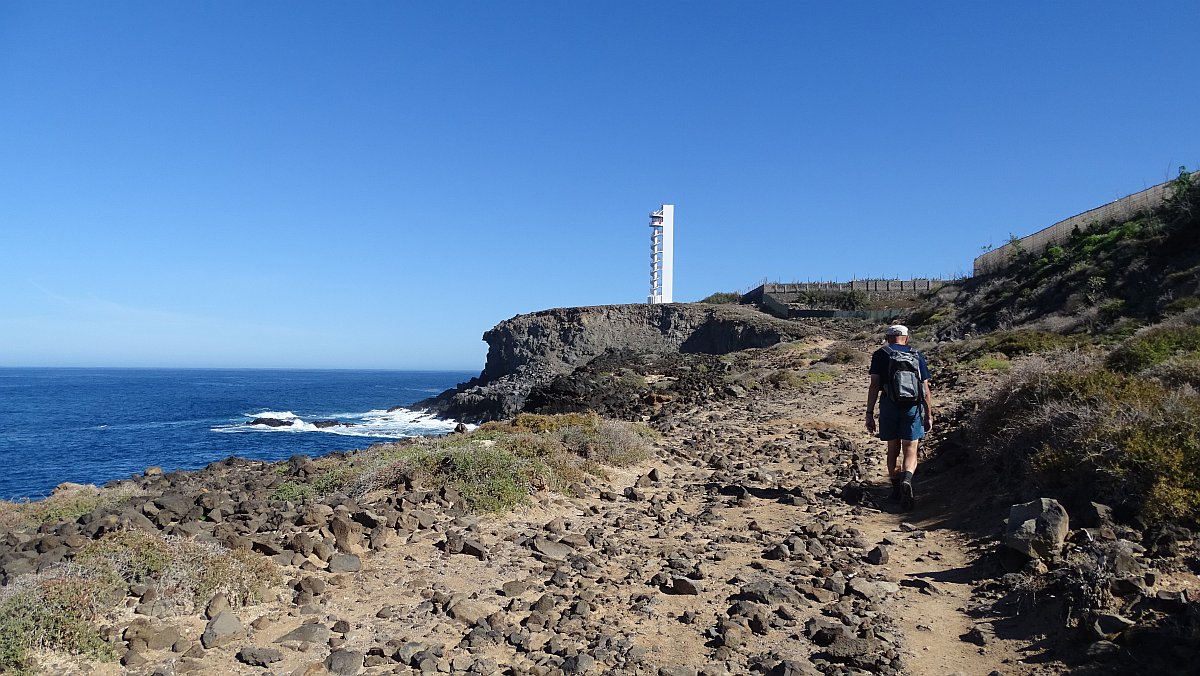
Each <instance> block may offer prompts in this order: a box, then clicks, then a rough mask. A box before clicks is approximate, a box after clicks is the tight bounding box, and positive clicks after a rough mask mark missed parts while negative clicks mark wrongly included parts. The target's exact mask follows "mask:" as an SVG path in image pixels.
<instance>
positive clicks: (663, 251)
mask: <svg viewBox="0 0 1200 676" xmlns="http://www.w3.org/2000/svg"><path fill="white" fill-rule="evenodd" d="M674 249H675V205H674V204H664V205H662V208H661V209H659V210H658V211H651V212H650V298H649V303H650V304H651V305H654V304H657V303H670V302H672V300H671V291H672V281H671V275H672V274H673V273H674V264H675V261H674Z"/></svg>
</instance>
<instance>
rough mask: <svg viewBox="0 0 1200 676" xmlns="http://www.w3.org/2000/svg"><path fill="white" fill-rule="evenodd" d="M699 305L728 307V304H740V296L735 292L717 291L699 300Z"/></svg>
mask: <svg viewBox="0 0 1200 676" xmlns="http://www.w3.org/2000/svg"><path fill="white" fill-rule="evenodd" d="M700 302H701V303H705V304H708V305H728V304H730V303H740V302H742V294H740V293H738V292H737V291H718V292H717V293H714V294H712V295H710V296H707V297H705V298H702V299H700Z"/></svg>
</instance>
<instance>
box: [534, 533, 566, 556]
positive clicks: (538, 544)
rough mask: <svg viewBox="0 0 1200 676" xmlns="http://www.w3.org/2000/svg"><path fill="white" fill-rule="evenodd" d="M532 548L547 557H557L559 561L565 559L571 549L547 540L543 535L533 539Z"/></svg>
mask: <svg viewBox="0 0 1200 676" xmlns="http://www.w3.org/2000/svg"><path fill="white" fill-rule="evenodd" d="M533 550H534V551H536V552H537V553H539V554H541V555H543V556H545V557H547V558H550V559H558V560H560V561H563V560H566V558H567V557H568V556H570V555H571V552H572V551H573V550H572V549H571V548H570V547H568V546H566V545H563V544H559V543H557V542H553V541H551V540H547V539H546V538H543V537H536V538H534V539H533Z"/></svg>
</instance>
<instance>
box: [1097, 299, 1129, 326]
mask: <svg viewBox="0 0 1200 676" xmlns="http://www.w3.org/2000/svg"><path fill="white" fill-rule="evenodd" d="M1098 309H1099V316H1100V321H1103V322H1115V321H1117V320H1118V319H1120V318H1121V314H1122V313H1123V312H1124V311H1125V301H1124V299H1121V298H1116V299H1113V300H1110V301H1108V302H1107V303H1104V304H1103V305H1101V306H1100V307H1099V308H1098Z"/></svg>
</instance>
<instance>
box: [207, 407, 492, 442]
mask: <svg viewBox="0 0 1200 676" xmlns="http://www.w3.org/2000/svg"><path fill="white" fill-rule="evenodd" d="M307 418H308V419H307V420H306V419H305V418H304V417H301V416H299V415H297V414H295V413H293V412H292V411H260V412H258V413H247V414H246V416H245V419H244V420H241V421H238V422H234V423H231V424H229V425H221V426H218V427H213V428H212V431H213V432H220V433H224V434H238V433H249V432H258V433H263V432H285V433H291V434H297V433H302V432H324V433H326V434H337V435H341V436H347V437H378V438H383V439H403V438H405V437H415V436H428V435H433V434H445V433H447V432H451V431H453V430H454V428H455V426H457V425H458V423H457V422H455V421H453V420H442V419H441V418H438V417H437V416H434V415H433V414H431V413H426V412H424V411H413V410H410V409H407V408H398V409H394V410H390V411H389V410H382V409H377V410H371V411H365V412H361V413H356V412H342V413H334V414H329V415H314V416H307ZM259 419H270V420H278V421H281V422H283V423H286V424H282V425H267V424H258V425H251V424H249V423H250V422H253V421H254V420H259ZM328 421H335V422H337V423H338V424H334V425H329V424H327V423H328ZM316 422H325V423H326V425H325V426H322V427H318V426H317V425H316V424H315V423H316ZM468 428H471V429H473V428H474V425H468Z"/></svg>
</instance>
